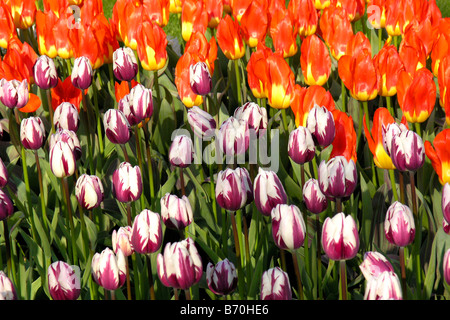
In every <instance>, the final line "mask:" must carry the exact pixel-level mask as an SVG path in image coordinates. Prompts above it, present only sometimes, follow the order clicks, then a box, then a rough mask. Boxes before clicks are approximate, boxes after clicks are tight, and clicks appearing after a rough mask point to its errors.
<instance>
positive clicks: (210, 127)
mask: <svg viewBox="0 0 450 320" xmlns="http://www.w3.org/2000/svg"><path fill="white" fill-rule="evenodd" d="M187 119H188V122H189V124H190V126H191V129H192V131H193V132H194V134H195V135H196V136H197V137H199V138H200V139H202V138H204V137H205V138H208V137H212V136H213V135H214V133H215V130H216V120H214V118H213V116H211V115H210V114H209V113H208V112H206V111H204V110H202V109H201V108H199V107H198V106H193V107H192V108H189V109H188V112H187Z"/></svg>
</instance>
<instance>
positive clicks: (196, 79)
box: [189, 61, 212, 96]
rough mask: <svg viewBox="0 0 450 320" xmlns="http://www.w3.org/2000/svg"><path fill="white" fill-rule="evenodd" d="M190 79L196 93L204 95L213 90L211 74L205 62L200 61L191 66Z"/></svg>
mask: <svg viewBox="0 0 450 320" xmlns="http://www.w3.org/2000/svg"><path fill="white" fill-rule="evenodd" d="M189 79H190V84H191V89H192V91H193V92H194V93H195V94H198V95H201V96H204V95H206V94H208V93H209V92H210V91H211V87H212V80H211V74H210V73H209V69H208V67H207V65H206V63H205V62H203V61H199V62H197V63H196V64H194V65H191V66H190V67H189Z"/></svg>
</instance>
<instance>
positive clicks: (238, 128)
mask: <svg viewBox="0 0 450 320" xmlns="http://www.w3.org/2000/svg"><path fill="white" fill-rule="evenodd" d="M218 143H219V146H220V148H221V150H222V152H224V153H225V154H226V155H227V156H234V155H240V154H244V153H245V152H246V151H247V149H248V147H249V144H250V132H249V129H248V123H247V121H245V120H240V119H237V118H235V117H233V116H231V117H229V118H228V119H227V120H225V121H224V122H223V123H222V125H221V126H220V129H219V137H218Z"/></svg>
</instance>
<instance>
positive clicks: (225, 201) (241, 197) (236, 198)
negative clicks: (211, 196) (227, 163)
mask: <svg viewBox="0 0 450 320" xmlns="http://www.w3.org/2000/svg"><path fill="white" fill-rule="evenodd" d="M247 191H248V190H247V186H246V179H245V177H243V175H242V174H241V172H240V171H238V170H237V169H236V170H233V169H231V168H226V169H225V170H222V171H220V172H219V173H218V174H217V182H216V200H217V203H218V204H219V206H220V207H222V208H223V209H225V210H228V211H230V212H233V211H236V210H239V209H241V208H242V207H243V206H244V205H245V204H246V203H247Z"/></svg>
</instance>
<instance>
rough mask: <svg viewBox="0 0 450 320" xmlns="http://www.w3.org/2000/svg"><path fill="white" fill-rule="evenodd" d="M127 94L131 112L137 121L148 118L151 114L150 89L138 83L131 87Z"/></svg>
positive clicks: (151, 99) (151, 96)
mask: <svg viewBox="0 0 450 320" xmlns="http://www.w3.org/2000/svg"><path fill="white" fill-rule="evenodd" d="M129 95H130V97H129V99H130V109H131V113H132V114H133V115H134V116H135V117H136V120H137V122H138V123H139V122H141V121H142V120H144V119H147V118H150V117H151V116H152V114H153V95H152V90H151V89H147V88H145V87H144V86H143V85H142V84H140V83H138V84H137V85H136V86H134V87H133V88H132V89H131V91H130V93H129Z"/></svg>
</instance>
